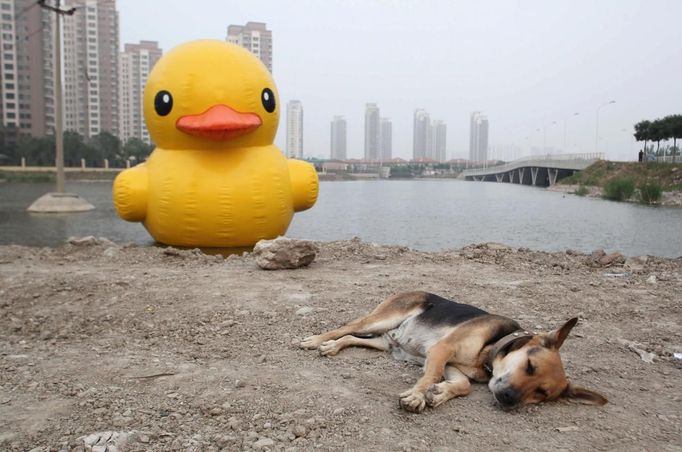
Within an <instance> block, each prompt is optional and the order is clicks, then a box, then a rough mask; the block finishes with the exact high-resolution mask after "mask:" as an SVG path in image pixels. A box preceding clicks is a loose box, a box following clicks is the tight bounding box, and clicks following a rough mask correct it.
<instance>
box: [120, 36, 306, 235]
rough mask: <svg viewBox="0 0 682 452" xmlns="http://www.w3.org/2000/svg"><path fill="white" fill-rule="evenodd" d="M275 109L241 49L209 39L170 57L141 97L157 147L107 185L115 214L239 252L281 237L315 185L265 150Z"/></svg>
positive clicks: (267, 84)
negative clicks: (112, 185) (143, 159)
mask: <svg viewBox="0 0 682 452" xmlns="http://www.w3.org/2000/svg"><path fill="white" fill-rule="evenodd" d="M279 111H280V108H279V96H278V94H277V88H276V87H275V83H274V81H273V79H272V76H271V75H270V73H269V72H268V70H267V69H266V68H265V66H264V65H263V64H262V63H261V62H260V61H259V60H258V59H257V58H256V57H255V56H254V55H252V54H251V53H250V52H248V51H247V50H245V49H243V48H241V47H239V46H236V45H234V44H228V43H226V42H223V41H213V40H202V41H193V42H189V43H187V44H183V45H180V46H178V47H176V48H175V49H173V50H171V51H170V52H168V53H167V54H166V55H165V56H163V57H162V58H161V59H160V60H159V61H158V62H157V63H156V65H155V66H154V69H153V70H152V72H151V74H150V75H149V78H148V80H147V85H146V87H145V90H144V116H145V121H146V123H147V128H148V129H149V133H150V135H151V137H152V140H153V141H154V143H156V146H157V147H156V149H154V151H153V152H152V154H151V155H150V157H149V159H148V160H147V161H146V162H144V163H142V164H140V165H137V166H135V167H133V168H130V169H127V170H125V171H123V172H121V173H120V174H119V175H118V177H117V178H116V180H115V181H114V190H113V198H114V205H115V207H116V211H117V212H118V214H119V215H120V216H121V217H122V218H123V219H124V220H128V221H141V222H142V223H143V224H144V226H145V228H147V231H149V233H150V234H151V235H152V237H154V239H155V240H156V241H157V242H160V243H164V244H167V245H175V246H198V247H242V246H251V245H253V244H255V243H256V242H257V241H258V240H261V239H271V238H274V237H277V236H278V235H282V234H284V233H285V232H286V230H287V228H288V227H289V223H290V222H291V219H292V217H293V214H294V212H299V211H302V210H305V209H309V208H310V207H312V206H313V204H315V201H316V200H317V193H318V180H317V173H316V172H315V169H314V168H313V166H312V165H310V164H309V163H307V162H304V161H301V160H293V159H286V158H285V157H284V156H283V154H282V152H281V151H280V150H279V149H278V148H277V147H276V146H275V145H274V144H273V140H274V138H275V133H276V131H277V125H278V123H279Z"/></svg>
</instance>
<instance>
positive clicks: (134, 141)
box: [123, 137, 154, 162]
mask: <svg viewBox="0 0 682 452" xmlns="http://www.w3.org/2000/svg"><path fill="white" fill-rule="evenodd" d="M153 150H154V146H152V145H150V144H147V143H145V142H144V141H142V140H140V139H139V138H135V137H133V138H130V139H129V140H128V141H126V144H125V145H124V146H123V160H124V161H125V160H128V159H134V160H135V161H137V162H142V161H144V160H146V159H147V157H149V154H150V153H151V152H152V151H153Z"/></svg>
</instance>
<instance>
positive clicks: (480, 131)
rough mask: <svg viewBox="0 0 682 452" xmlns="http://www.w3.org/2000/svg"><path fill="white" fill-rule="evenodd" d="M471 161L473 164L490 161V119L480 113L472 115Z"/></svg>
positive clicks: (470, 136) (476, 112)
mask: <svg viewBox="0 0 682 452" xmlns="http://www.w3.org/2000/svg"><path fill="white" fill-rule="evenodd" d="M469 160H471V161H472V162H486V161H487V160H488V118H487V117H486V116H485V115H484V114H482V113H481V112H480V111H475V112H473V113H471V124H470V129H469Z"/></svg>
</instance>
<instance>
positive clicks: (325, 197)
mask: <svg viewBox="0 0 682 452" xmlns="http://www.w3.org/2000/svg"><path fill="white" fill-rule="evenodd" d="M53 187H54V185H53V184H18V183H3V184H0V244H22V245H35V246H54V245H57V244H59V243H62V242H63V241H64V240H65V239H66V238H68V237H70V236H85V235H96V236H102V237H107V238H109V239H111V240H114V241H117V242H136V243H141V244H150V245H151V244H153V241H152V239H151V238H150V236H149V235H148V234H147V232H146V230H145V229H144V227H143V226H142V225H140V224H138V223H127V222H125V221H123V220H121V219H119V218H118V217H117V216H116V212H115V211H114V208H113V205H112V202H111V183H110V182H70V183H67V191H70V192H75V193H78V194H80V195H81V196H83V197H84V198H85V199H87V200H88V201H89V202H91V203H93V204H94V205H95V206H96V207H97V209H95V210H94V211H91V212H86V213H78V214H68V215H67V214H63V215H55V214H30V213H28V212H26V207H28V205H29V204H31V202H33V201H34V200H35V199H37V198H38V197H39V196H41V195H42V194H44V193H46V192H48V191H51V190H52V189H53ZM287 235H288V236H290V237H298V238H307V239H314V240H324V241H329V240H339V239H350V238H352V237H356V236H357V237H360V238H361V239H363V240H366V241H370V242H376V243H380V244H388V245H405V246H409V247H411V248H415V249H419V250H425V251H432V250H442V249H447V248H459V247H462V246H464V245H468V244H471V243H479V242H501V243H506V244H508V245H513V246H524V247H528V248H531V249H536V250H546V251H557V250H565V249H567V248H571V249H574V250H578V251H583V252H589V251H592V250H594V249H597V248H603V249H605V250H607V251H612V250H617V251H620V252H622V253H623V254H625V255H629V256H633V255H641V254H649V255H657V256H668V257H678V256H682V209H679V208H665V207H650V206H640V205H636V204H629V203H617V202H610V201H603V200H601V199H593V198H581V197H578V196H573V195H563V194H561V193H555V192H548V191H546V190H544V189H540V188H536V187H530V186H520V185H512V184H505V183H500V184H498V183H485V182H464V181H457V180H405V181H382V180H378V181H349V182H322V183H321V185H320V196H319V199H318V201H317V204H316V205H315V207H313V208H312V209H311V210H309V211H306V212H302V213H298V214H296V215H295V216H294V220H293V222H292V224H291V226H290V227H289V231H288V233H287Z"/></svg>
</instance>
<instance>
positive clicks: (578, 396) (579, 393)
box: [561, 383, 608, 405]
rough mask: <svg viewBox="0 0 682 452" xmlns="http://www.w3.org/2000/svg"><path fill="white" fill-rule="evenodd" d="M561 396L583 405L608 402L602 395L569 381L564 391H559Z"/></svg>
mask: <svg viewBox="0 0 682 452" xmlns="http://www.w3.org/2000/svg"><path fill="white" fill-rule="evenodd" d="M561 398H562V399H564V400H570V401H571V402H577V403H582V404H585V405H604V404H606V403H607V402H608V400H606V397H604V396H603V395H601V394H597V393H596V392H594V391H590V390H589V389H585V388H581V387H580V386H573V385H572V384H570V383H569V384H568V386H566V389H564V392H562V393H561Z"/></svg>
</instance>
